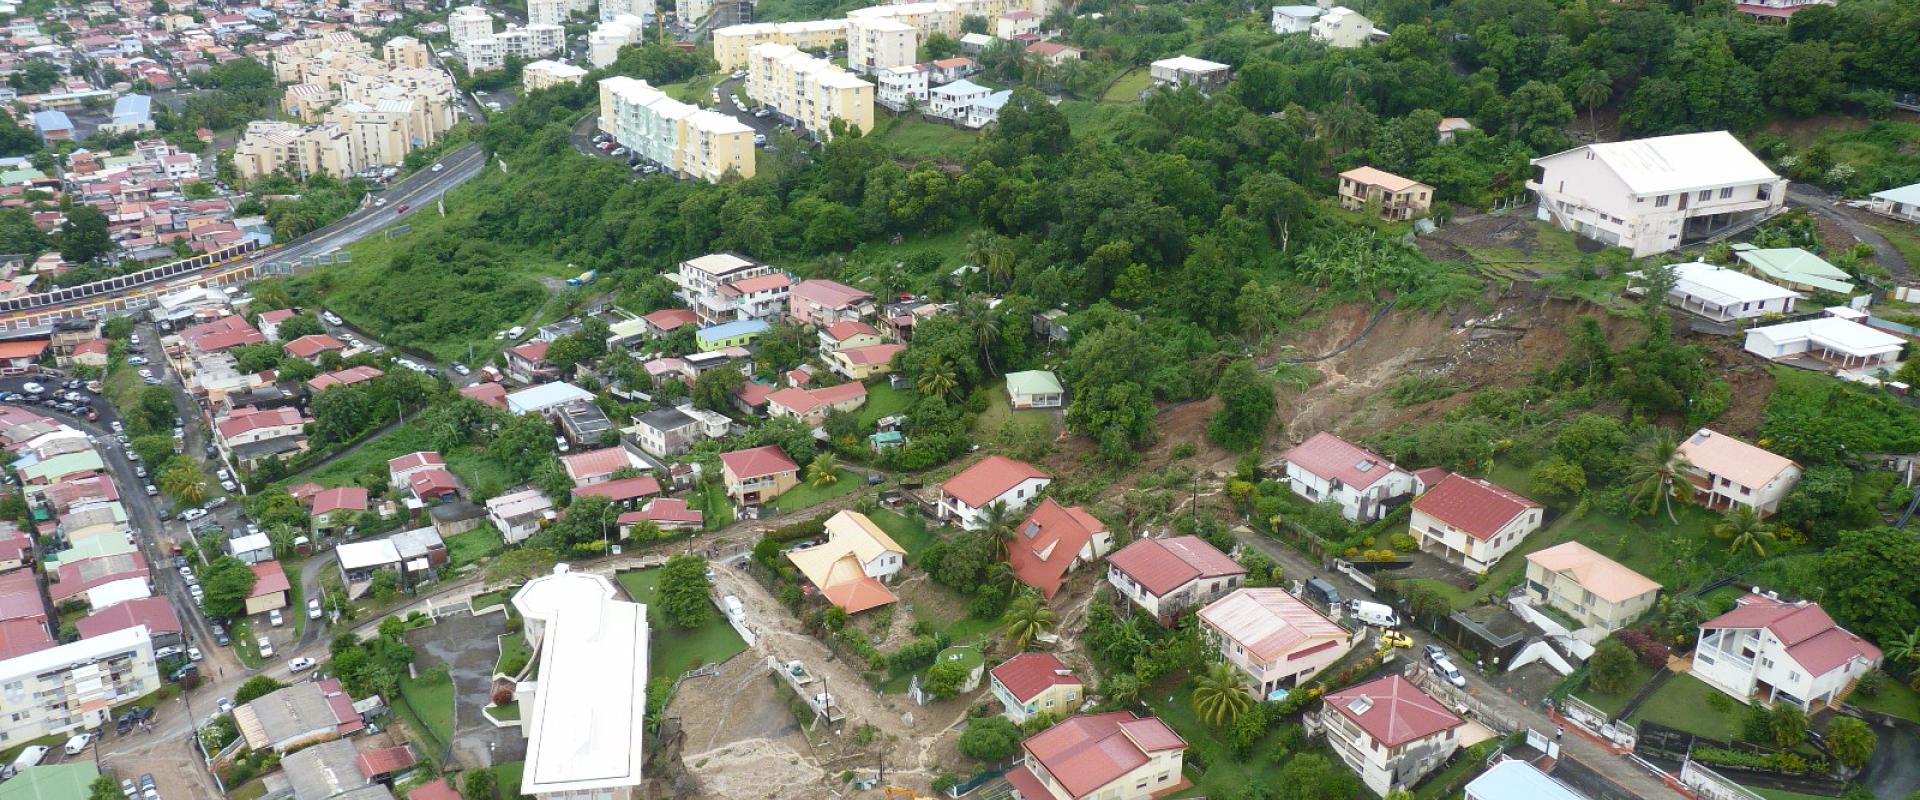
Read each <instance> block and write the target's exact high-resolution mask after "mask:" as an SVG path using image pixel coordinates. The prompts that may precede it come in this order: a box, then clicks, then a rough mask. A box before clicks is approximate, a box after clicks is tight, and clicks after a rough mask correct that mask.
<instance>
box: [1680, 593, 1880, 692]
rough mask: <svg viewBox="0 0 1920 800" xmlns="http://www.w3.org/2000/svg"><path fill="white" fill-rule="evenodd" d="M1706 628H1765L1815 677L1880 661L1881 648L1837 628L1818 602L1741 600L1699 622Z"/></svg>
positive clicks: (1756, 597) (1757, 597)
mask: <svg viewBox="0 0 1920 800" xmlns="http://www.w3.org/2000/svg"><path fill="white" fill-rule="evenodd" d="M1700 627H1701V629H1702V630H1705V629H1708V628H1765V629H1766V630H1767V631H1768V632H1769V633H1772V634H1773V636H1774V638H1776V639H1779V640H1780V643H1781V644H1782V645H1784V646H1785V647H1786V649H1787V655H1788V656H1790V657H1791V658H1793V660H1794V661H1796V662H1798V663H1799V664H1800V666H1802V667H1805V668H1806V670H1807V672H1809V673H1811V674H1812V675H1814V676H1816V677H1817V676H1820V675H1825V674H1826V673H1828V672H1831V671H1832V670H1834V669H1835V668H1837V667H1840V666H1843V665H1845V664H1846V663H1847V661H1849V660H1851V659H1853V658H1854V657H1856V656H1857V657H1860V658H1865V659H1867V660H1868V661H1878V660H1880V648H1878V647H1874V646H1873V644H1872V643H1870V642H1868V641H1867V640H1865V639H1862V638H1860V637H1859V636H1856V635H1854V634H1853V633H1852V632H1851V631H1848V630H1847V629H1845V628H1842V627H1840V624H1839V623H1837V622H1834V621H1833V617H1830V616H1828V615H1827V612H1826V610H1825V609H1822V608H1821V607H1820V604H1819V603H1809V602H1798V603H1791V602H1786V601H1783V600H1779V599H1776V598H1772V597H1766V596H1764V595H1757V594H1749V595H1747V596H1746V597H1742V598H1740V600H1739V601H1738V604H1737V605H1735V606H1734V608H1733V610H1732V611H1728V612H1727V613H1725V614H1721V615H1720V616H1718V617H1714V618H1713V619H1710V620H1707V621H1706V622H1703V623H1700Z"/></svg>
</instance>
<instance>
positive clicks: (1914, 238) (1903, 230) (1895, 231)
mask: <svg viewBox="0 0 1920 800" xmlns="http://www.w3.org/2000/svg"><path fill="white" fill-rule="evenodd" d="M1873 229H1874V230H1877V231H1879V232H1880V235H1881V236H1885V237H1887V241H1888V242H1890V243H1892V244H1893V249H1895V250H1898V251H1900V255H1903V256H1906V257H1907V263H1908V264H1910V265H1914V266H1920V233H1915V232H1914V229H1913V226H1911V225H1901V224H1900V223H1897V222H1892V221H1887V222H1875V223H1873Z"/></svg>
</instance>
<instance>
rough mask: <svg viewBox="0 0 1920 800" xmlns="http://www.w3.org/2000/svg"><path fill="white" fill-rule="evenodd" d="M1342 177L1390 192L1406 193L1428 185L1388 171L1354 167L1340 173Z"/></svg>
mask: <svg viewBox="0 0 1920 800" xmlns="http://www.w3.org/2000/svg"><path fill="white" fill-rule="evenodd" d="M1340 177H1342V178H1346V179H1348V180H1350V181H1353V182H1354V183H1358V184H1360V185H1362V186H1378V187H1380V188H1381V189H1383V190H1385V191H1389V192H1404V191H1406V190H1408V189H1411V188H1413V187H1415V186H1426V184H1424V183H1421V182H1419V181H1416V180H1414V179H1412V178H1402V177H1400V176H1398V175H1395V174H1393V173H1391V172H1388V171H1386V170H1382V169H1374V168H1373V167H1354V168H1353V169H1350V170H1347V171H1346V172H1342V173H1340Z"/></svg>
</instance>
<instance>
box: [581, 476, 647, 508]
mask: <svg viewBox="0 0 1920 800" xmlns="http://www.w3.org/2000/svg"><path fill="white" fill-rule="evenodd" d="M659 493H660V481H659V480H657V479H655V478H654V477H653V476H652V475H637V476H634V477H632V478H622V479H620V480H617V481H602V482H600V483H590V484H587V485H586V486H575V487H573V496H574V497H605V498H607V499H609V500H613V501H615V502H619V501H622V500H632V499H635V498H640V497H651V496H653V495H657V494H659Z"/></svg>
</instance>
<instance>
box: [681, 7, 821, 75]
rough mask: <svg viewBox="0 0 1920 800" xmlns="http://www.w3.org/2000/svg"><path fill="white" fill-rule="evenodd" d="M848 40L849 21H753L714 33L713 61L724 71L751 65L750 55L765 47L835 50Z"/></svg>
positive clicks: (729, 26) (730, 26)
mask: <svg viewBox="0 0 1920 800" xmlns="http://www.w3.org/2000/svg"><path fill="white" fill-rule="evenodd" d="M846 38H847V21H846V20H844V19H821V20H812V21H809V22H753V23H748V24H745V25H728V26H727V27H724V28H720V29H718V30H715V31H714V32H713V60H714V61H717V62H719V63H720V69H722V70H734V69H740V68H742V67H745V66H746V65H747V53H748V52H749V51H751V50H752V49H753V48H754V47H757V46H759V45H763V44H784V45H788V46H791V47H794V48H796V49H800V50H831V49H833V45H834V43H835V42H840V41H844V40H846Z"/></svg>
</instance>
